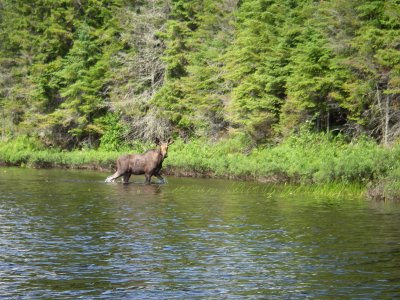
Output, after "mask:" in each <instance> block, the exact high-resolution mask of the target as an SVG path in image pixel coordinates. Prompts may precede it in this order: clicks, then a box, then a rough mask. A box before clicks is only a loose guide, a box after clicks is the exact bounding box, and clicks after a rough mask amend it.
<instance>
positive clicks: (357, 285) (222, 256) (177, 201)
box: [0, 168, 400, 299]
mask: <svg viewBox="0 0 400 300" xmlns="http://www.w3.org/2000/svg"><path fill="white" fill-rule="evenodd" d="M108 175H109V174H106V173H101V172H90V171H68V170H33V169H16V168H1V169H0V298H1V299H78V298H79V299H174V298H175V299H202V298H211V299H291V298H292V299H299V298H300V299H301V298H314V299H337V298H345V299H393V298H399V297H400V206H399V205H396V204H393V203H392V204H391V203H376V202H371V201H368V200H366V199H363V198H362V197H354V198H353V199H352V198H351V197H348V196H347V197H344V196H343V197H338V196H336V197H332V195H330V196H324V195H323V194H319V196H313V195H312V194H311V195H310V194H309V195H308V196H307V193H293V192H291V191H290V190H289V191H288V190H287V189H288V188H285V187H283V186H276V187H273V186H268V185H265V184H264V185H263V184H256V183H250V182H245V183H244V182H234V181H225V180H209V179H189V178H173V177H171V176H169V177H167V179H168V183H167V184H162V185H157V184H152V185H143V184H141V183H140V182H143V181H144V177H143V176H142V177H136V178H133V179H134V180H135V181H136V183H131V184H127V185H124V184H122V183H114V184H105V183H103V181H104V179H105V177H106V176H108ZM131 180H132V179H131ZM137 182H138V183H137ZM289 189H290V188H289ZM292 189H293V188H292Z"/></svg>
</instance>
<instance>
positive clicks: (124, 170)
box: [105, 138, 174, 184]
mask: <svg viewBox="0 0 400 300" xmlns="http://www.w3.org/2000/svg"><path fill="white" fill-rule="evenodd" d="M155 143H156V145H157V148H156V149H154V150H148V151H147V152H145V153H143V154H127V155H123V156H121V157H120V158H118V159H117V171H116V172H115V173H114V174H113V175H111V176H108V177H107V179H106V180H105V182H114V181H115V179H117V178H119V177H121V176H124V181H123V182H124V183H128V182H129V178H130V177H131V175H132V174H134V175H142V174H144V176H145V177H146V181H145V183H146V184H150V180H151V177H152V176H156V177H157V178H158V179H159V180H160V182H164V178H163V177H162V176H161V175H160V171H161V167H162V163H163V161H164V159H165V158H166V157H167V152H168V146H169V145H171V144H173V143H174V141H173V140H172V139H171V138H169V139H168V140H167V141H166V142H162V141H160V139H159V138H156V139H155Z"/></svg>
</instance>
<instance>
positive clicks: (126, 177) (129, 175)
mask: <svg viewBox="0 0 400 300" xmlns="http://www.w3.org/2000/svg"><path fill="white" fill-rule="evenodd" d="M131 175H132V174H131V173H126V174H125V175H124V183H128V182H129V178H130V177H131Z"/></svg>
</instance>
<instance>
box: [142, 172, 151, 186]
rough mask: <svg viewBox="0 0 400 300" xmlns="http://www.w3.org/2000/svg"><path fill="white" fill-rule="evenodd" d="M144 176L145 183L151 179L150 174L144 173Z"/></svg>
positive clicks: (148, 182)
mask: <svg viewBox="0 0 400 300" xmlns="http://www.w3.org/2000/svg"><path fill="white" fill-rule="evenodd" d="M144 176H145V177H146V181H145V182H144V183H145V184H150V181H151V176H152V175H151V174H144Z"/></svg>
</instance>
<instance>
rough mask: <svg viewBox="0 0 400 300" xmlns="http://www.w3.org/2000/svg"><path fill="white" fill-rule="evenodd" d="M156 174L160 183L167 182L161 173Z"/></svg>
mask: <svg viewBox="0 0 400 300" xmlns="http://www.w3.org/2000/svg"><path fill="white" fill-rule="evenodd" d="M154 176H156V177H157V178H158V180H159V181H160V183H165V179H164V178H163V177H162V176H161V175H160V173H157V174H154Z"/></svg>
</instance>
